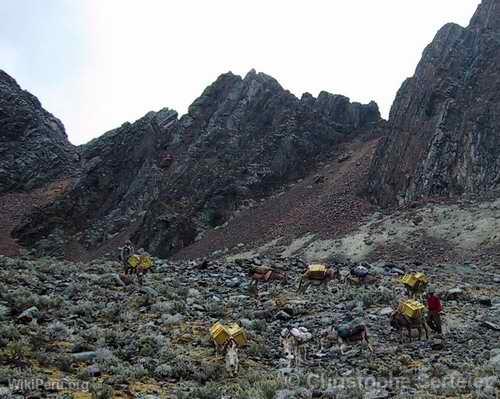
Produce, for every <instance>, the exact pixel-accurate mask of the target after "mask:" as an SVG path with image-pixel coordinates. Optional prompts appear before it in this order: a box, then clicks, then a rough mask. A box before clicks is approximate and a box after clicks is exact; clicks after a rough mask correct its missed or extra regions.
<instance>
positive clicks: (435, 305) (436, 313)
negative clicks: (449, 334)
mask: <svg viewBox="0 0 500 399" xmlns="http://www.w3.org/2000/svg"><path fill="white" fill-rule="evenodd" d="M427 310H428V311H429V314H428V315H427V324H428V325H429V327H430V328H432V329H433V330H434V331H435V332H437V333H438V334H442V327H441V312H442V311H443V305H442V304H441V301H440V300H439V298H438V297H437V296H436V295H435V293H434V290H433V289H432V288H431V289H429V291H428V293H427Z"/></svg>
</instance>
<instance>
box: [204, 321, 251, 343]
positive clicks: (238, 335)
mask: <svg viewBox="0 0 500 399" xmlns="http://www.w3.org/2000/svg"><path fill="white" fill-rule="evenodd" d="M210 335H211V336H212V339H213V340H214V342H215V343H216V345H217V346H219V347H223V346H224V345H226V344H227V342H228V341H229V340H230V339H231V338H232V339H234V340H235V342H236V344H237V345H238V346H239V347H241V346H245V345H246V344H247V336H246V334H245V331H244V330H243V329H242V328H241V327H240V326H239V325H238V324H231V325H230V326H228V327H226V326H225V325H223V324H222V323H220V322H217V323H215V324H214V325H213V326H212V327H211V328H210Z"/></svg>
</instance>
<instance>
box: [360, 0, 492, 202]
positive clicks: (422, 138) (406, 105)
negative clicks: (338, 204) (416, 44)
mask: <svg viewBox="0 0 500 399" xmlns="http://www.w3.org/2000/svg"><path fill="white" fill-rule="evenodd" d="M498 65H500V0H484V1H483V3H482V4H481V5H480V6H479V8H478V10H477V12H476V14H475V15H474V17H473V18H472V20H471V23H470V25H469V26H468V27H467V28H462V27H460V26H458V25H455V24H448V25H446V26H444V27H443V28H442V29H441V30H440V31H439V32H438V34H437V35H436V37H435V39H434V41H433V42H432V43H431V44H430V45H429V46H428V47H427V48H426V49H425V51H424V53H423V57H422V60H421V61H420V63H419V65H418V66H417V69H416V72H415V75H414V76H413V77H412V78H409V79H407V80H406V81H405V82H404V83H403V85H402V87H401V89H400V90H399V92H398V94H397V97H396V100H395V102H394V104H393V107H392V109H391V113H390V119H389V124H388V125H389V134H388V137H387V138H386V140H385V142H384V143H383V145H381V146H380V148H379V149H378V152H377V154H376V156H375V159H374V161H373V165H372V171H371V176H370V186H369V191H370V193H371V194H372V195H373V197H374V198H375V200H376V201H377V202H378V203H380V204H383V205H387V204H392V203H397V202H398V201H399V202H408V201H413V200H415V199H418V198H421V197H428V196H450V195H451V196H452V195H460V194H462V193H484V192H488V191H490V190H495V189H498V188H499V184H500V152H499V151H498V150H499V148H500V70H499V68H498Z"/></svg>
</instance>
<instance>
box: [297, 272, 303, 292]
mask: <svg viewBox="0 0 500 399" xmlns="http://www.w3.org/2000/svg"><path fill="white" fill-rule="evenodd" d="M302 284H304V276H302V277H301V278H300V280H299V287H298V288H297V292H298V293H299V294H301V293H302Z"/></svg>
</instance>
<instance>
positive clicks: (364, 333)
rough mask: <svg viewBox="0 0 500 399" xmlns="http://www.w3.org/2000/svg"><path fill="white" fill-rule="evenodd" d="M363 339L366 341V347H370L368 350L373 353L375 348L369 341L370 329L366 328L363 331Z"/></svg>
mask: <svg viewBox="0 0 500 399" xmlns="http://www.w3.org/2000/svg"><path fill="white" fill-rule="evenodd" d="M363 339H364V341H365V343H366V346H367V347H368V350H369V351H370V352H372V353H373V348H372V346H371V345H370V341H369V338H368V329H367V328H366V327H365V330H364V331H363Z"/></svg>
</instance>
